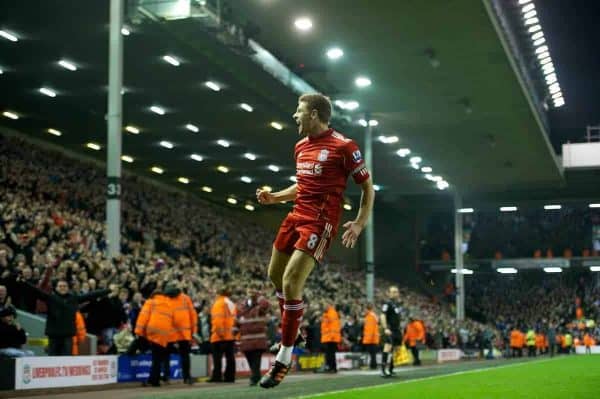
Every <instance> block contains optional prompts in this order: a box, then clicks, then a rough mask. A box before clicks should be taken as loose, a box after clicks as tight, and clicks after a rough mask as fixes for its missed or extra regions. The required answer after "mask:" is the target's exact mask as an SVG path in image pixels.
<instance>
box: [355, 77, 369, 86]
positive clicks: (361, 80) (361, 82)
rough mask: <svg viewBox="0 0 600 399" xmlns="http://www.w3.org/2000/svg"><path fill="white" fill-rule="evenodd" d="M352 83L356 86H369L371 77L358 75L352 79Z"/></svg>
mask: <svg viewBox="0 0 600 399" xmlns="http://www.w3.org/2000/svg"><path fill="white" fill-rule="evenodd" d="M354 84H356V86H358V87H361V88H363V87H369V86H371V79H369V78H367V77H365V76H359V77H357V78H356V79H355V80H354Z"/></svg>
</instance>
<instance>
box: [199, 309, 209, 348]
mask: <svg viewBox="0 0 600 399" xmlns="http://www.w3.org/2000/svg"><path fill="white" fill-rule="evenodd" d="M210 326H211V324H210V307H208V306H205V307H204V308H203V309H202V313H200V317H199V318H198V338H199V340H198V342H199V344H200V353H201V354H203V355H208V354H210V353H211V347H210Z"/></svg>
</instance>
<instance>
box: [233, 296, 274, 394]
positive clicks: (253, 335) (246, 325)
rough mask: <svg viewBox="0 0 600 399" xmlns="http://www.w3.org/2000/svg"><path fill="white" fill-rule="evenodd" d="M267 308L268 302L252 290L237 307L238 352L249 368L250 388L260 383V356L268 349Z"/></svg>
mask: <svg viewBox="0 0 600 399" xmlns="http://www.w3.org/2000/svg"><path fill="white" fill-rule="evenodd" d="M269 307H270V306H269V301H268V300H267V299H266V298H265V297H263V296H260V295H259V293H258V291H257V290H256V289H253V288H249V289H248V290H247V298H246V299H245V300H244V301H243V302H242V303H241V304H240V305H239V306H238V309H239V310H238V323H239V327H240V351H241V352H243V353H244V355H245V356H246V360H248V365H249V366H250V370H251V371H250V385H251V386H255V385H256V384H258V381H260V378H261V372H260V362H261V358H262V354H263V353H264V352H265V351H266V350H267V348H268V347H269V343H268V340H267V322H268V321H269V318H268V316H267V314H268V313H269Z"/></svg>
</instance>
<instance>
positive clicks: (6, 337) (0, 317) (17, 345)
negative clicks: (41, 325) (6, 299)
mask: <svg viewBox="0 0 600 399" xmlns="http://www.w3.org/2000/svg"><path fill="white" fill-rule="evenodd" d="M16 317H17V310H16V309H15V307H14V306H12V305H8V306H5V307H0V355H4V356H8V357H23V356H33V352H32V351H29V350H24V349H21V347H22V346H23V345H25V343H26V342H27V333H26V332H25V330H24V329H23V328H22V327H21V326H20V325H19V323H18V322H17V319H16Z"/></svg>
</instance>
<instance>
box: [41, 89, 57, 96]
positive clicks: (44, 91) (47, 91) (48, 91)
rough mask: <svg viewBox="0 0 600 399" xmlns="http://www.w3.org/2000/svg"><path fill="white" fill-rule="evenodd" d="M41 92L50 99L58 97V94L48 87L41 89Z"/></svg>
mask: <svg viewBox="0 0 600 399" xmlns="http://www.w3.org/2000/svg"><path fill="white" fill-rule="evenodd" d="M39 91H40V93H42V94H44V95H46V96H48V97H53V98H54V97H56V92H55V91H54V90H52V89H49V88H47V87H41V88H40V90H39Z"/></svg>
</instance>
